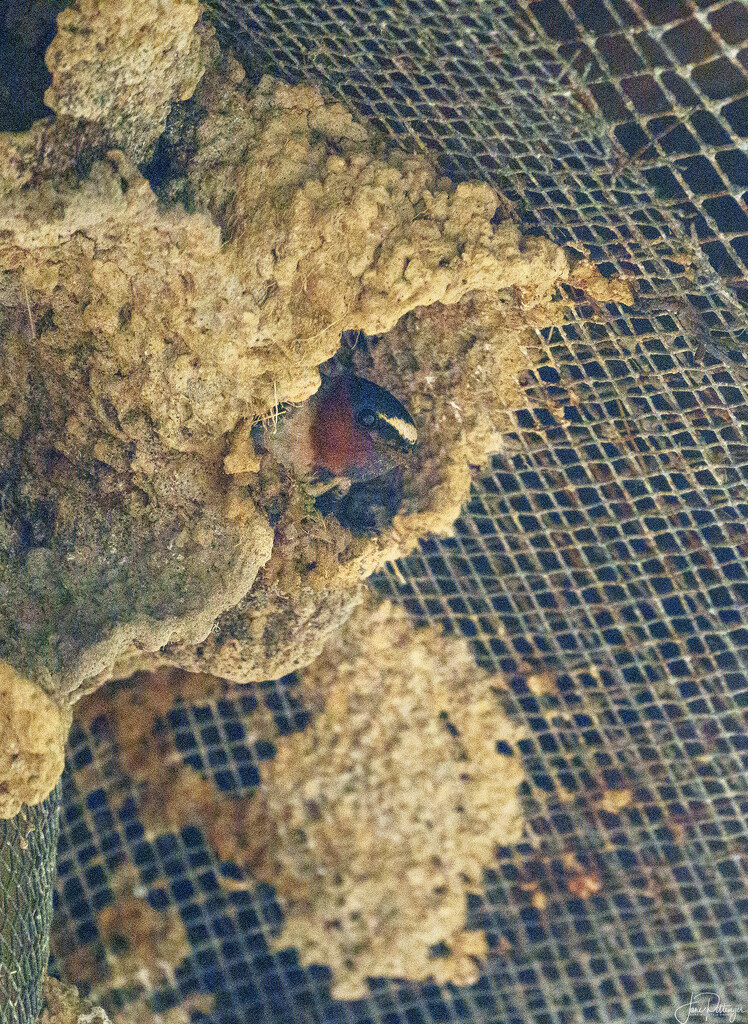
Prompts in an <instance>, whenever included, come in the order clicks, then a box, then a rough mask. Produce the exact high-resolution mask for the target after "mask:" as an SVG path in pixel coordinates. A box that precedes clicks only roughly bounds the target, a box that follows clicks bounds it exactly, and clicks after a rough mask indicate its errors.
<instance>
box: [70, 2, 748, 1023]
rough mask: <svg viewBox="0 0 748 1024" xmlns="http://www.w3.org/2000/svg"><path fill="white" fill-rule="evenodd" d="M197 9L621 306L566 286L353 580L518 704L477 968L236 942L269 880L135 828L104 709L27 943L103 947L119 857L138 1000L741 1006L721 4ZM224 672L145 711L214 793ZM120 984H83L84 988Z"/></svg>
mask: <svg viewBox="0 0 748 1024" xmlns="http://www.w3.org/2000/svg"><path fill="white" fill-rule="evenodd" d="M208 11H209V14H210V17H211V18H212V19H213V20H214V21H215V23H216V25H217V27H218V29H219V36H220V37H221V38H222V40H223V41H224V42H226V43H228V44H229V45H231V46H232V47H233V48H234V49H235V51H236V52H237V54H238V55H239V56H240V57H241V58H242V59H243V60H244V62H245V64H246V67H247V69H248V72H249V73H250V75H251V76H252V77H253V78H258V77H259V76H260V74H262V73H266V72H270V73H272V74H274V75H277V76H279V77H281V78H284V79H287V80H291V81H307V82H312V83H314V84H316V85H318V86H319V87H320V88H321V89H322V90H323V91H324V92H325V93H326V94H327V95H332V96H334V97H336V98H338V99H342V100H343V101H344V102H346V103H347V104H349V105H350V106H351V107H353V108H354V109H356V110H357V111H358V112H360V113H362V114H364V115H367V116H369V117H371V118H372V119H373V120H374V121H375V122H377V123H378V124H379V125H380V126H383V127H384V128H385V129H386V130H388V131H389V132H390V133H391V134H392V135H393V136H394V137H395V138H396V140H397V141H398V142H399V143H400V144H402V145H404V146H414V145H415V146H418V147H424V148H426V149H428V150H429V151H431V152H432V153H433V154H434V155H435V156H436V157H437V158H438V160H439V162H440V166H441V167H442V169H443V170H444V172H445V173H447V174H449V175H450V176H451V177H453V178H455V179H458V180H464V179H475V178H483V179H485V180H487V181H489V182H490V183H491V184H493V185H495V186H496V187H498V188H499V189H501V191H502V192H503V194H504V196H505V197H506V198H507V200H508V202H509V203H513V204H515V209H516V213H517V215H518V216H519V218H520V220H521V222H522V223H523V225H524V227H525V229H526V230H537V231H540V232H542V233H544V234H546V235H548V236H549V237H551V238H552V239H553V240H554V241H556V242H559V243H562V244H565V245H569V246H571V247H573V248H575V249H576V250H578V251H579V252H580V253H583V254H586V255H588V256H589V257H590V258H591V259H592V260H593V261H595V262H596V263H597V264H598V265H599V266H601V268H602V270H603V272H612V271H617V272H618V273H619V274H622V275H624V276H625V277H627V278H628V279H629V280H630V281H631V283H632V284H633V285H634V287H635V290H636V295H637V301H636V305H635V306H633V307H626V308H624V307H620V306H616V305H604V306H600V305H595V304H594V303H591V302H590V301H589V300H588V299H585V298H584V297H583V296H581V295H577V294H574V293H570V295H569V317H568V322H567V323H566V324H565V325H564V326H562V327H556V328H553V329H552V330H549V331H547V332H545V335H544V337H543V360H542V364H541V366H540V367H539V368H538V369H537V370H536V371H535V372H534V373H531V374H528V375H527V378H526V380H525V381H524V384H525V387H526V396H527V405H526V408H524V409H522V410H518V411H517V412H516V417H515V421H516V430H515V432H514V433H513V434H511V435H510V436H509V437H508V438H507V446H506V450H505V451H504V453H503V454H502V455H500V456H498V457H496V458H495V460H494V462H493V465H492V466H491V467H490V468H489V470H488V471H487V472H485V475H483V476H482V477H481V478H480V479H479V480H478V481H477V482H476V485H475V487H474V490H473V495H472V499H471V501H470V504H469V506H468V507H467V508H466V509H465V511H464V514H463V516H462V518H461V519H460V520H459V522H458V524H457V527H456V530H455V534H454V536H453V537H451V538H447V539H440V540H429V541H427V542H425V543H423V544H422V546H421V549H420V551H419V552H418V553H417V554H415V555H414V556H412V557H411V558H409V559H408V560H406V561H403V562H401V563H400V564H399V565H398V568H397V571H396V572H394V571H393V572H392V573H387V574H384V575H383V576H382V577H381V578H380V579H379V580H378V581H377V585H378V586H379V587H380V588H381V589H382V590H384V591H386V592H387V593H389V594H390V595H391V596H393V597H394V598H395V599H396V600H398V601H400V602H402V603H403V604H404V605H405V606H406V607H407V608H408V610H409V611H410V612H411V614H412V615H413V617H414V618H415V619H416V620H417V621H421V622H430V623H434V622H439V623H441V624H443V625H444V626H445V627H446V628H447V629H448V630H451V631H455V632H461V633H462V634H464V635H465V636H467V637H469V638H470V640H471V642H472V644H473V645H474V649H475V652H476V657H477V659H478V661H479V662H480V663H482V664H484V665H485V666H486V667H490V668H493V669H496V668H499V669H501V670H502V671H503V672H504V673H505V674H506V676H507V678H508V679H509V681H510V685H511V699H510V710H511V712H512V713H513V715H514V716H515V718H516V719H517V720H520V721H522V722H524V723H525V724H526V725H527V727H528V736H529V738H527V739H525V740H523V741H522V742H521V744H520V745H521V748H522V753H523V755H524V762H525V766H526V769H527V772H528V776H529V784H528V785H527V787H526V792H525V795H524V802H525V811H526V814H527V818H528V830H527V842H526V843H524V844H522V845H520V846H518V847H512V848H501V849H499V850H497V858H496V863H495V866H494V869H493V870H491V871H489V872H487V873H486V877H485V887H484V891H483V893H482V894H481V895H476V896H475V897H474V898H473V899H472V901H471V905H470V908H469V912H470V919H471V924H472V926H473V927H481V928H484V929H485V931H486V934H487V937H488V942H489V947H490V950H491V956H490V958H489V962H488V965H487V968H486V970H485V972H484V974H483V976H482V977H481V979H480V981H479V982H478V983H477V984H475V985H472V986H468V987H462V988H458V987H451V986H446V987H444V988H439V987H437V986H434V985H419V984H414V983H404V982H398V981H397V980H394V979H378V980H377V979H374V980H373V981H372V986H371V995H370V997H369V998H368V999H366V1000H359V1001H357V1002H347V1003H346V1002H340V1001H337V1002H336V1001H333V1000H331V998H330V994H329V987H330V978H329V973H328V972H327V971H326V970H325V969H324V968H322V967H319V968H308V969H307V968H302V967H301V966H300V965H299V962H298V959H297V958H296V956H295V954H294V953H293V951H288V952H286V953H283V954H279V955H274V956H272V955H270V954H269V952H268V941H267V940H268V937H269V936H270V935H271V934H273V933H274V931H275V930H277V927H278V922H279V920H280V913H281V911H280V908H279V907H278V905H277V904H276V902H275V900H274V895H273V892H272V890H271V889H269V888H267V887H263V886H260V887H259V889H258V891H256V892H247V891H235V892H232V891H229V890H228V889H227V886H226V885H225V884H224V882H225V880H222V878H221V877H220V876H221V874H222V873H223V874H224V875H225V874H226V872H227V871H229V873H230V869H229V868H227V866H226V865H223V866H221V865H220V864H219V863H218V861H217V859H216V856H215V855H214V853H213V852H212V851H211V849H210V848H209V847H208V846H207V844H206V842H205V838H204V836H203V835H202V834H201V832H200V831H199V830H197V829H194V828H189V829H185V830H183V831H182V832H180V833H179V834H174V835H169V836H164V837H161V838H159V839H157V840H154V841H147V840H146V839H145V838H144V833H143V827H142V824H141V822H140V820H139V817H138V808H137V805H136V803H135V800H134V799H133V797H132V794H130V793H129V792H128V780H127V778H126V777H123V776H122V774H121V771H120V769H119V768H118V766H117V763H116V758H115V757H114V755H113V752H112V746H111V739H110V737H108V736H107V735H106V734H105V733H103V734H100V735H99V734H96V733H95V731H91V730H88V731H86V732H84V731H82V730H80V729H78V730H77V731H76V732H75V733H74V736H73V738H72V743H71V751H70V765H71V771H70V773H69V775H68V778H67V781H66V788H65V797H64V811H63V824H62V837H61V845H60V864H59V881H58V890H57V895H58V907H57V915H58V916H57V922H58V937H57V940H56V941H57V949H58V951H61V950H63V949H64V947H67V948H68V949H69V948H72V945H71V944H73V945H76V944H77V946H78V947H79V952H80V953H81V956H83V955H84V953H85V951H87V950H88V951H90V958H91V961H92V962H93V961H94V960H95V959H96V957H97V956H98V957H101V956H103V954H102V953H101V950H100V948H99V947H98V946H97V941H98V939H97V923H96V922H97V914H99V912H100V910H101V909H102V908H104V907H106V906H107V905H109V904H110V903H111V902H112V900H113V899H114V894H113V892H112V887H111V880H112V877H113V876H114V874H115V873H116V872H118V871H120V870H121V867H122V865H123V864H124V863H125V862H127V861H129V862H132V863H133V864H134V865H135V866H136V868H137V886H139V887H140V889H139V891H141V892H142V893H143V894H144V897H145V898H146V899H147V900H148V901H149V903H150V905H151V906H152V907H153V908H154V909H156V910H159V911H164V910H165V909H170V910H171V911H173V912H175V913H176V914H177V915H178V916H179V918H180V920H181V922H182V923H183V925H184V928H185V930H186V935H187V938H188V941H189V952H188V955H187V956H186V957H185V958H184V959H183V960H182V961H181V963H180V965H179V966H178V967H177V969H176V971H175V972H171V974H169V972H166V973H164V974H163V975H162V976H161V977H159V978H158V979H157V980H156V981H155V982H153V983H152V984H151V990H150V997H151V1005H152V1006H153V1007H155V1009H156V1010H163V1011H166V1010H167V1009H168V1008H169V1007H170V1006H174V1005H177V1004H180V1003H181V1004H182V1005H183V1006H187V1007H188V1008H189V1007H190V1006H191V1007H192V1010H191V1012H192V1014H193V1018H194V1019H203V1020H215V1021H268V1022H271V1021H272V1022H285V1021H308V1020H317V1021H325V1022H332V1021H350V1022H356V1024H364V1022H377V1024H384V1022H386V1024H396V1022H408V1024H421V1022H423V1024H426V1022H429V1021H458V1020H469V1021H481V1022H482V1021H496V1022H498V1021H502V1022H519V1021H528V1020H533V1021H537V1022H540V1024H570V1022H581V1021H600V1022H603V1021H636V1022H641V1024H643V1022H648V1021H652V1022H654V1021H662V1020H669V1019H675V1013H676V1011H678V1012H679V1013H680V1014H681V1017H683V1015H684V1014H685V1012H686V1011H685V1010H683V1009H682V1008H683V1006H684V1005H685V1006H686V1007H688V1005H689V1002H690V1000H691V998H692V995H693V996H694V998H696V999H697V1000H698V998H700V994H701V996H702V997H703V994H704V993H709V992H710V993H712V994H713V999H712V1001H711V1006H712V1012H716V1011H715V1010H714V1007H715V1006H717V1005H718V1004H719V1005H721V1006H722V1007H723V1012H724V1008H725V1007H732V1008H737V1007H741V1006H742V1007H743V1009H742V1010H740V1013H742V1014H743V1015H744V1016H745V1017H746V1019H748V916H747V915H748V888H747V886H746V882H747V881H748V828H747V824H748V774H747V773H746V768H747V767H748V736H747V735H746V713H747V712H746V708H747V707H748V679H747V678H746V653H747V652H748V627H747V625H746V621H745V613H744V609H745V602H746V600H748V557H747V556H748V527H747V526H746V522H747V519H748V433H747V431H746V422H747V421H748V402H747V400H746V399H747V393H746V388H745V384H744V371H743V369H742V365H743V364H744V363H745V359H744V357H743V355H742V351H743V349H746V351H748V348H746V342H748V330H747V329H746V318H745V312H744V309H743V307H742V306H741V304H740V301H739V300H740V297H741V295H742V297H743V298H744V297H745V287H746V270H747V268H748V206H747V205H746V199H745V196H746V194H747V193H746V190H747V189H748V6H747V5H746V4H745V3H743V2H735V0H732V2H725V0H712V2H710V0H698V2H690V0H657V2H655V0H650V2H648V3H636V2H634V0H595V2H594V3H592V2H587V0H578V2H576V3H574V2H567V0H539V2H537V3H535V2H532V0H528V2H522V3H517V2H516V0H515V2H512V0H492V2H491V3H469V2H458V0H400V2H396V3H393V2H391V0H387V2H385V0H381V2H379V0H368V2H367V3H360V4H355V5H354V4H349V3H344V2H334V0H333V2H329V0H325V2H322V0H273V2H272V3H270V2H268V3H259V2H258V3H245V4H242V3H239V2H230V0H211V2H209V3H208ZM267 690H268V693H269V695H270V702H271V706H273V707H274V709H275V712H276V718H278V720H279V721H280V722H281V724H282V726H283V728H285V729H293V728H300V727H301V726H302V725H303V711H302V712H300V711H299V709H298V708H296V709H295V708H294V706H293V702H292V699H291V697H289V694H291V693H292V684H291V682H290V681H288V680H285V681H281V682H280V683H278V684H268V685H267ZM252 699H253V698H250V697H244V698H241V699H240V698H235V699H232V700H229V699H225V700H221V701H217V702H214V703H212V704H210V705H205V706H201V707H192V706H190V705H187V704H182V705H179V706H177V707H175V708H174V709H173V711H172V712H170V713H169V714H168V715H166V716H165V718H164V720H163V728H164V729H165V730H166V731H169V732H170V733H171V734H173V736H174V740H175V744H176V746H177V749H179V750H180V751H181V752H182V755H183V756H184V758H185V760H186V761H187V763H190V764H192V765H193V766H194V767H196V768H198V769H199V770H200V771H202V772H204V773H206V774H207V775H208V776H210V777H212V778H214V780H215V782H216V785H217V786H218V787H219V788H221V789H223V790H225V791H226V792H227V793H242V792H245V791H249V790H251V788H252V787H253V786H255V785H256V784H257V781H258V778H259V776H258V773H257V761H258V758H261V757H262V756H267V753H268V752H263V751H262V750H258V748H257V746H256V745H253V744H252V743H251V742H250V737H249V736H248V734H247V730H246V728H245V722H246V712H247V710H248V707H247V706H245V705H244V703H243V702H246V701H250V703H251V700H252ZM273 702H274V703H273ZM86 955H88V954H86ZM62 961H63V958H62V957H61V959H60V962H62ZM67 962H68V963H69V958H68V960H67ZM90 968H91V964H88V966H87V968H86V969H87V970H89V969H90ZM72 973H74V972H72ZM93 973H95V972H93ZM85 974H86V971H82V972H81V974H80V975H79V977H78V978H77V979H76V978H75V977H73V980H78V981H80V980H81V977H85ZM197 992H202V993H209V994H212V995H214V996H215V999H214V1000H213V1002H212V1004H211V1006H210V1007H208V1006H207V1004H205V1005H202V1006H198V1004H196V1003H194V1002H193V1003H192V1004H190V1003H189V1001H188V1002H185V1000H188V999H189V997H193V996H194V994H195V993H197ZM128 998H129V996H128V994H127V992H120V993H117V992H116V991H115V992H114V993H113V994H111V993H110V1008H112V1009H114V1010H117V1009H118V1008H122V1007H125V1008H126V1005H127V1000H128ZM705 998H707V1003H708V1001H709V999H710V998H711V997H705ZM697 1005H701V1006H703V1005H705V1004H704V1001H703V998H702V1002H701V1003H700V1004H699V1003H697ZM196 1007H197V1008H196ZM679 1007H680V1008H681V1009H680V1010H678V1008H679ZM735 1012H736V1014H737V1012H738V1011H737V1010H736V1011H735ZM736 1019H740V1017H739V1016H738V1017H736Z"/></svg>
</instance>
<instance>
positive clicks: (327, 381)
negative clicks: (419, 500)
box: [252, 372, 418, 494]
mask: <svg viewBox="0 0 748 1024" xmlns="http://www.w3.org/2000/svg"><path fill="white" fill-rule="evenodd" d="M258 426H259V427H260V429H259V430H255V429H254V428H253V431H252V435H253V440H255V442H256V443H258V442H259V444H260V446H261V447H263V448H264V449H265V450H266V451H268V452H269V453H270V454H271V455H272V456H273V458H275V459H276V461H278V462H280V463H281V464H282V465H283V466H285V467H286V468H287V469H290V470H293V471H294V472H295V474H296V475H297V476H298V477H300V478H302V479H303V480H305V481H306V490H307V491H308V492H309V493H314V494H321V493H324V491H326V490H328V489H330V488H332V487H338V488H339V489H340V490H341V492H342V493H346V491H347V490H348V489H349V488H350V486H351V485H352V484H360V483H363V482H364V481H370V480H372V479H375V478H377V477H381V476H384V475H385V474H387V473H388V472H389V471H390V470H392V469H393V468H395V467H396V466H399V465H402V464H403V462H405V461H406V460H407V458H408V455H409V454H410V453H411V452H413V450H414V448H415V445H416V442H417V440H418V433H417V430H416V425H415V423H414V422H413V420H412V418H411V416H410V413H409V412H408V410H407V409H406V408H405V406H404V405H402V403H401V402H399V401H398V400H397V399H396V398H395V397H394V395H392V394H390V392H389V391H387V389H386V388H383V387H380V386H379V385H378V384H374V383H373V382H372V381H370V380H366V379H365V378H364V377H358V376H356V375H355V374H353V373H350V372H345V373H341V374H339V375H336V376H328V377H323V378H322V384H321V386H320V387H319V389H318V390H317V391H316V392H315V394H314V395H312V397H311V398H309V399H308V400H307V401H306V402H304V403H303V404H301V405H299V406H295V407H291V408H288V409H285V410H283V411H282V413H281V415H280V416H279V417H278V419H277V422H276V421H273V422H267V421H266V422H265V423H263V424H260V425H258Z"/></svg>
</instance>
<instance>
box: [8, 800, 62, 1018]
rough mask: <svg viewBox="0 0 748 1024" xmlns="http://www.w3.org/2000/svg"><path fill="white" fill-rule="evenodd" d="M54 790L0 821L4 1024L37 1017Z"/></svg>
mask: <svg viewBox="0 0 748 1024" xmlns="http://www.w3.org/2000/svg"><path fill="white" fill-rule="evenodd" d="M58 799H59V794H58V792H57V791H56V790H55V791H54V792H53V793H52V794H51V795H50V796H49V797H48V798H47V799H46V800H44V801H43V802H42V803H41V804H37V805H36V806H35V807H23V808H22V809H21V811H20V812H19V813H18V814H17V815H16V816H15V817H14V818H10V819H3V820H0V1005H1V1006H2V1008H3V1017H2V1021H3V1024H25V1022H26V1021H29V1020H35V1019H36V1017H37V1015H38V1013H39V1010H40V1008H41V1005H42V989H41V986H42V981H43V979H44V973H45V971H46V967H47V957H48V955H49V929H50V925H51V922H52V885H53V876H54V849H55V845H56V843H57V829H58V816H57V808H58Z"/></svg>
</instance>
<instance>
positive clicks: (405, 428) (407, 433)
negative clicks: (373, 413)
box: [378, 412, 418, 444]
mask: <svg viewBox="0 0 748 1024" xmlns="http://www.w3.org/2000/svg"><path fill="white" fill-rule="evenodd" d="M378 415H379V418H380V419H383V420H384V422H385V423H389V425H390V426H391V427H392V429H393V430H396V431H397V432H398V434H399V435H400V437H402V438H405V440H406V441H408V442H410V444H415V443H416V441H417V440H418V431H417V430H416V428H415V427H414V426H413V424H412V423H408V421H407V420H401V419H398V417H397V416H384V415H383V414H382V413H381V412H380V413H379V414H378Z"/></svg>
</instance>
